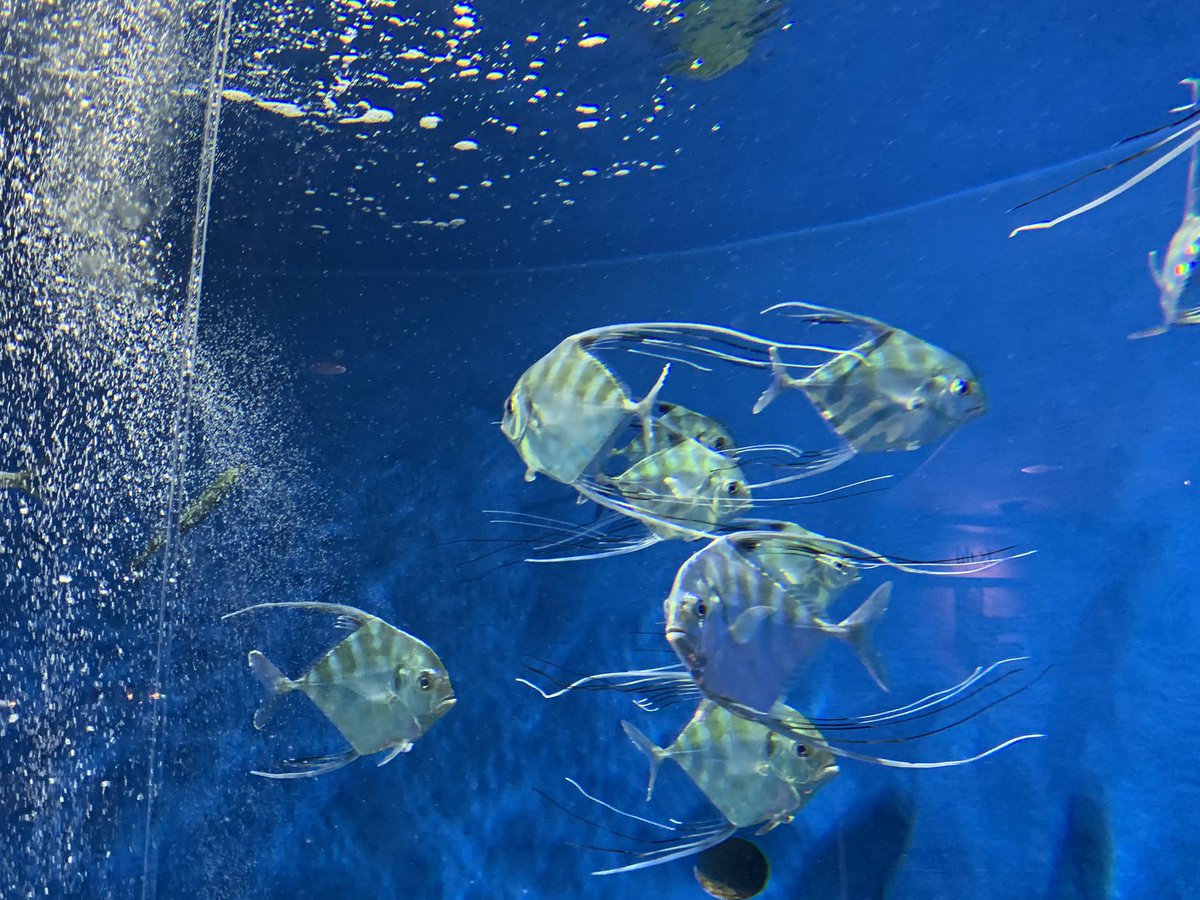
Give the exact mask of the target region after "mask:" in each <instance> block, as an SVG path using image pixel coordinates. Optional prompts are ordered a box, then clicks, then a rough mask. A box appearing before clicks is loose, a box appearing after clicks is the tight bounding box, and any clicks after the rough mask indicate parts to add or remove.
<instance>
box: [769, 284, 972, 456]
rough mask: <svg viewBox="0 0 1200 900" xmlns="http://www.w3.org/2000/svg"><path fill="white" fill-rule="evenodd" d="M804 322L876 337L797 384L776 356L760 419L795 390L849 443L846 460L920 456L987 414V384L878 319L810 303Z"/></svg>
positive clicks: (950, 358) (802, 315)
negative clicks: (902, 452)
mask: <svg viewBox="0 0 1200 900" xmlns="http://www.w3.org/2000/svg"><path fill="white" fill-rule="evenodd" d="M783 308H797V309H801V310H806V312H802V313H800V314H799V316H798V317H799V318H801V319H804V320H807V321H810V322H817V323H830V324H849V325H857V326H859V327H862V328H865V329H867V330H868V331H870V332H871V337H870V338H868V339H867V340H865V341H863V342H862V343H861V344H859V345H857V346H856V347H854V348H853V349H851V350H848V351H846V352H845V353H843V354H842V355H840V356H837V357H835V358H833V359H831V360H830V361H829V362H827V363H825V364H824V365H822V366H821V367H819V368H818V369H816V370H815V371H813V372H812V373H810V374H809V375H807V376H805V377H803V378H795V377H793V376H792V375H790V374H789V373H788V371H787V367H786V366H784V365H783V364H782V363H781V362H780V361H779V359H778V356H777V355H774V356H773V360H772V370H773V380H772V382H771V385H770V387H768V388H767V390H766V391H764V392H763V394H762V396H761V397H760V398H759V400H758V402H757V403H756V404H755V406H754V410H753V411H754V412H755V413H760V412H762V411H763V410H764V409H766V407H767V406H768V405H770V403H771V402H772V401H773V400H774V399H775V398H776V397H777V396H779V394H780V393H782V391H784V390H785V389H788V388H796V389H799V390H800V391H802V392H803V393H804V394H805V396H806V397H808V399H809V401H810V402H811V403H812V404H813V406H814V407H815V408H816V410H817V412H818V413H819V414H820V415H821V418H822V419H824V420H825V422H826V423H827V424H828V425H829V426H830V428H832V429H833V430H834V432H835V433H837V434H838V435H839V436H840V437H841V438H842V439H843V440H844V441H845V442H846V451H845V452H846V454H847V455H852V454H854V453H881V452H892V451H899V450H917V449H919V448H921V447H924V446H926V445H928V444H931V443H934V442H936V441H939V440H941V439H943V438H945V437H947V436H948V435H950V434H952V433H953V432H955V431H957V430H958V429H959V428H960V427H961V426H962V425H964V424H966V423H967V422H969V421H971V420H972V419H975V418H977V417H979V416H981V415H983V414H984V413H985V412H986V411H987V396H986V395H985V393H984V390H983V387H982V386H981V385H980V383H979V379H978V378H977V377H976V376H975V373H974V372H973V371H972V370H971V368H970V367H969V366H968V365H967V364H966V363H965V362H963V361H962V360H961V359H958V358H957V357H955V356H953V355H951V354H950V353H948V352H947V351H945V350H943V349H941V348H940V347H936V346H934V345H933V344H930V343H928V342H927V341H923V340H921V339H920V338H918V337H915V336H913V335H911V334H909V333H908V332H907V331H902V330H900V329H899V328H894V327H892V326H891V325H887V324H885V323H883V322H880V321H878V320H877V319H872V318H869V317H867V316H860V315H856V314H854V313H847V312H842V311H841V310H835V309H829V308H828V307H822V306H814V305H813V304H810V303H783V304H778V305H777V306H774V307H771V309H772V310H774V309H783Z"/></svg>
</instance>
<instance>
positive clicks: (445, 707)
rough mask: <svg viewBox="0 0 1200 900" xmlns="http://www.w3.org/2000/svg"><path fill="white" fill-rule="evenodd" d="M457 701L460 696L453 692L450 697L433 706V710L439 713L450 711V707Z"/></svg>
mask: <svg viewBox="0 0 1200 900" xmlns="http://www.w3.org/2000/svg"><path fill="white" fill-rule="evenodd" d="M457 702H458V698H457V697H455V696H454V695H453V694H451V695H450V696H449V697H447V698H446V699H445V700H443V701H442V702H441V703H439V704H438V705H437V706H435V707H434V708H433V711H434V712H435V713H439V714H440V713H444V712H448V711H449V710H450V707H452V706H453V705H454V704H455V703H457Z"/></svg>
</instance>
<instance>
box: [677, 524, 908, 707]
mask: <svg viewBox="0 0 1200 900" xmlns="http://www.w3.org/2000/svg"><path fill="white" fill-rule="evenodd" d="M736 541H737V534H736V533H735V534H733V535H726V536H722V537H719V538H715V539H713V540H712V541H710V542H709V543H708V544H707V545H706V546H705V547H703V548H702V549H700V550H699V551H697V552H696V553H694V554H692V556H691V557H690V558H689V559H688V560H687V561H686V562H685V563H684V564H683V565H682V566H681V567H680V568H679V572H678V573H677V575H676V577H675V583H674V584H673V585H672V586H671V593H670V594H669V595H668V596H667V599H666V600H665V601H664V602H663V612H664V613H665V614H666V638H667V642H668V643H669V644H670V645H671V649H672V650H674V651H675V654H676V655H677V656H678V657H679V659H680V661H681V662H682V663H683V665H684V668H685V669H686V670H687V672H688V674H690V675H691V677H692V679H693V680H694V681H695V682H696V684H697V685H698V686H699V687H700V689H701V690H702V691H703V692H704V693H705V695H706V696H708V697H712V698H714V699H718V700H722V701H729V702H731V703H734V704H737V705H739V706H744V707H748V708H750V709H755V710H759V711H769V710H770V709H771V707H772V705H773V704H774V703H775V701H776V700H777V699H778V698H779V697H780V696H782V695H783V694H784V692H785V691H786V690H787V689H788V687H789V686H790V685H791V682H792V681H793V680H794V678H795V675H796V673H797V672H798V670H799V669H800V667H801V666H802V665H803V664H804V663H805V662H807V661H808V660H809V659H811V658H812V656H813V655H814V654H815V653H816V651H817V649H818V647H819V645H820V644H821V643H822V642H823V641H824V640H825V639H826V638H830V637H835V638H839V639H841V640H844V641H846V643H848V644H849V645H850V646H851V647H852V648H853V649H854V651H855V652H856V653H857V654H858V657H859V659H860V660H861V661H862V662H863V665H864V666H865V667H866V669H867V671H868V672H869V673H870V674H871V677H872V678H874V679H875V681H876V682H877V683H878V684H879V685H880V687H886V680H885V675H884V666H883V661H882V659H881V658H880V657H879V656H878V654H877V653H876V652H875V650H874V648H873V647H872V646H871V644H870V641H869V630H870V628H871V626H872V625H874V624H875V623H876V622H878V621H879V619H880V618H881V617H882V616H883V614H884V613H885V612H886V611H887V606H888V601H889V599H890V597H891V591H892V583H891V582H890V581H889V582H886V583H884V584H882V585H880V586H879V587H878V588H876V589H875V590H874V591H873V592H872V593H871V594H870V596H868V597H867V599H866V600H864V601H863V603H862V605H861V606H859V608H858V609H857V610H855V611H854V612H853V613H852V614H851V615H850V616H848V617H847V618H846V619H844V620H843V621H841V622H837V623H835V622H831V621H828V620H827V619H826V618H825V617H824V615H823V614H824V612H825V609H824V608H823V607H824V606H827V604H828V598H826V597H825V596H823V595H821V594H820V593H819V592H813V591H811V590H809V589H807V587H806V586H800V585H785V584H781V583H779V582H778V581H776V580H775V579H774V578H771V577H769V576H768V575H767V574H766V573H765V572H764V571H763V569H761V568H759V567H758V566H757V565H755V564H754V563H753V562H752V561H751V560H750V559H749V558H747V556H746V555H745V554H744V553H743V552H742V551H741V550H739V549H738V548H737V544H736Z"/></svg>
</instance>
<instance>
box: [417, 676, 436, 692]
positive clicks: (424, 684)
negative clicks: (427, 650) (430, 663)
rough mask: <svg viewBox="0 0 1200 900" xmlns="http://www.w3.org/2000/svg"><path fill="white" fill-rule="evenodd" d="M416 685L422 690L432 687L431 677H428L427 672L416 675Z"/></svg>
mask: <svg viewBox="0 0 1200 900" xmlns="http://www.w3.org/2000/svg"><path fill="white" fill-rule="evenodd" d="M417 686H418V687H419V688H420V689H421V690H423V691H427V690H429V689H430V688H431V687H433V679H431V678H430V677H429V673H428V672H422V673H421V674H420V676H418V678H417Z"/></svg>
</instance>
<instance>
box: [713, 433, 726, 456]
mask: <svg viewBox="0 0 1200 900" xmlns="http://www.w3.org/2000/svg"><path fill="white" fill-rule="evenodd" d="M728 444H729V442H728V441H726V440H725V438H723V437H721V435H717V436H716V437H715V438H713V441H712V448H713V449H714V450H716V451H718V452H719V451H721V450H724V449H725V448H726V447H727V446H728Z"/></svg>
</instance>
